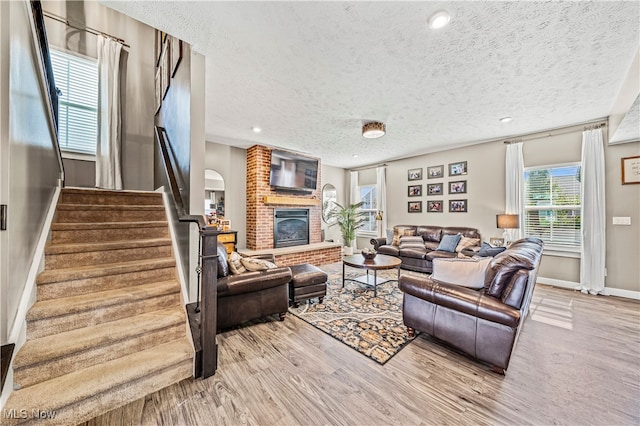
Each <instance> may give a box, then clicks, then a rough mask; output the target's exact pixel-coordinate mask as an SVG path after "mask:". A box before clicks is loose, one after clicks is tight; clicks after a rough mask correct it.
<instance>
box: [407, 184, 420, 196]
mask: <svg viewBox="0 0 640 426" xmlns="http://www.w3.org/2000/svg"><path fill="white" fill-rule="evenodd" d="M407 195H408V196H409V197H420V196H421V195H422V185H409V189H408V191H407Z"/></svg>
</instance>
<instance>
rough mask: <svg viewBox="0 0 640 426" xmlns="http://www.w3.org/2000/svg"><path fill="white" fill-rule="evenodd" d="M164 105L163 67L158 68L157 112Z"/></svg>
mask: <svg viewBox="0 0 640 426" xmlns="http://www.w3.org/2000/svg"><path fill="white" fill-rule="evenodd" d="M161 106H162V68H161V67H158V68H156V114H157V113H158V111H160V107H161Z"/></svg>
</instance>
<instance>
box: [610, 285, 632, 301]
mask: <svg viewBox="0 0 640 426" xmlns="http://www.w3.org/2000/svg"><path fill="white" fill-rule="evenodd" d="M604 294H606V295H607V296H616V297H624V298H626V299H634V300H640V291H633V290H624V289H622V288H613V287H605V289H604Z"/></svg>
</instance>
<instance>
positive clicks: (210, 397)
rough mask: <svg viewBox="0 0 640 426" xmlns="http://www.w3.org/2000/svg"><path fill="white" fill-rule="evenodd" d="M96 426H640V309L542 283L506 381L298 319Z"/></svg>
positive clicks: (460, 360) (272, 327) (447, 352)
mask: <svg viewBox="0 0 640 426" xmlns="http://www.w3.org/2000/svg"><path fill="white" fill-rule="evenodd" d="M219 346H220V350H219V366H218V371H217V373H216V375H215V376H213V377H211V378H209V379H207V380H185V381H183V382H181V383H179V384H177V385H174V386H172V387H169V388H167V389H164V390H162V391H160V392H157V393H155V394H153V395H150V396H148V397H147V398H143V399H140V400H138V401H136V402H134V403H131V404H129V405H127V406H125V407H123V408H121V409H117V410H114V411H112V412H110V413H107V414H106V415H104V416H102V417H99V418H96V419H94V420H92V421H90V422H89V423H87V425H90V426H93V425H110V426H111V425H118V424H126V425H132V424H133V425H138V424H142V425H155V424H157V425H240V424H249V425H316V424H323V425H325V424H331V425H334V424H335V425H430V424H455V425H459V424H474V425H475V424H477V425H485V424H509V425H514V424H517V425H526V424H534V425H551V424H567V425H586V424H595V425H638V424H640V303H639V302H637V301H631V300H626V299H620V298H615V297H605V296H588V295H584V294H581V293H579V292H572V291H569V290H564V289H556V288H552V287H547V286H542V285H538V286H537V287H536V290H535V293H534V300H533V303H532V306H531V316H530V317H529V318H528V320H527V322H526V324H525V326H524V329H523V331H522V333H521V335H520V340H519V342H518V344H517V346H516V350H515V353H514V355H513V357H512V360H511V365H510V366H509V369H508V370H507V374H506V376H504V377H503V376H498V375H496V374H494V373H492V372H491V371H490V370H489V369H488V367H487V366H485V365H483V364H479V363H477V362H475V361H473V360H471V359H469V358H467V357H465V356H464V355H461V354H459V353H457V352H456V351H454V350H452V349H450V348H449V347H446V346H443V345H442V344H440V343H438V342H436V341H434V340H433V339H431V338H429V337H425V336H420V337H418V338H417V339H416V340H414V341H413V342H412V343H411V344H409V345H408V346H407V347H405V348H404V349H403V350H402V351H400V353H399V354H398V355H396V356H395V357H394V358H392V359H391V360H390V361H389V362H387V364H386V365H384V366H381V365H378V364H377V363H375V362H374V361H371V360H369V359H368V358H366V357H364V356H363V355H360V354H359V353H357V352H356V351H354V350H353V349H350V348H349V347H347V346H346V345H344V344H342V343H340V342H338V341H337V340H334V339H333V338H332V337H330V336H328V335H326V334H324V333H323V332H321V331H319V330H317V329H315V328H314V327H312V326H310V325H308V324H307V323H305V322H304V321H302V320H299V319H297V318H295V317H294V316H292V315H288V316H287V319H286V320H285V321H284V322H279V321H277V320H276V319H274V320H272V321H269V322H265V323H259V324H255V325H252V326H248V327H244V328H241V329H237V330H232V331H228V332H226V333H223V334H222V335H220V336H219Z"/></svg>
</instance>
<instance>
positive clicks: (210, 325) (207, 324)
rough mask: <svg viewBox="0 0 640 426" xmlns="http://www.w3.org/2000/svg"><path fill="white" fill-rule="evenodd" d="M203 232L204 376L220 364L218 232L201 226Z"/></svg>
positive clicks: (201, 316)
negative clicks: (218, 334)
mask: <svg viewBox="0 0 640 426" xmlns="http://www.w3.org/2000/svg"><path fill="white" fill-rule="evenodd" d="M201 233H202V253H201V257H202V280H201V281H200V286H201V287H202V289H201V294H202V301H201V306H200V342H201V344H202V378H203V379H206V378H207V377H210V376H212V375H213V374H215V372H216V368H217V365H218V359H217V357H218V350H217V343H216V329H217V323H216V315H217V312H216V311H217V308H218V288H217V276H218V255H217V251H218V232H217V230H215V229H214V228H207V227H206V226H205V227H203V228H201Z"/></svg>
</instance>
